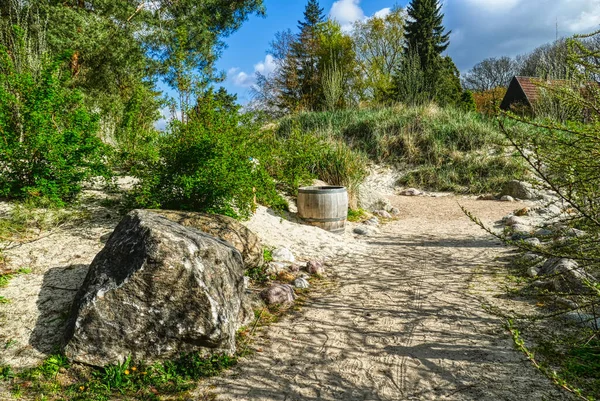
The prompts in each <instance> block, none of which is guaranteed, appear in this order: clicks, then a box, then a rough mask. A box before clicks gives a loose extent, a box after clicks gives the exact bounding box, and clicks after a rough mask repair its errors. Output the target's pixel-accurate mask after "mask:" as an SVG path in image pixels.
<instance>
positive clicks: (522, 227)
mask: <svg viewBox="0 0 600 401" xmlns="http://www.w3.org/2000/svg"><path fill="white" fill-rule="evenodd" d="M511 228H512V230H513V231H514V232H515V233H519V234H530V233H531V231H533V227H531V226H528V225H526V224H513V225H512V226H511Z"/></svg>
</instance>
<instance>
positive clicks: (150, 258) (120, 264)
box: [65, 210, 251, 366]
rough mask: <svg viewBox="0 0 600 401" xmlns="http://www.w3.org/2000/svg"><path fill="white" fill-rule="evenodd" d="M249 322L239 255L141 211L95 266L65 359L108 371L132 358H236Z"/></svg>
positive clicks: (76, 305)
mask: <svg viewBox="0 0 600 401" xmlns="http://www.w3.org/2000/svg"><path fill="white" fill-rule="evenodd" d="M248 318H251V310H250V308H249V307H248V306H247V300H246V296H245V293H244V264H243V262H242V256H241V255H240V253H239V252H238V251H237V250H236V249H235V248H234V247H232V246H231V245H229V244H228V243H226V242H224V241H221V240H219V239H216V238H213V237H210V236H209V235H207V234H205V233H203V232H201V231H199V230H196V229H194V228H191V227H184V226H182V225H179V224H177V223H175V222H172V221H170V220H168V219H166V218H164V217H162V216H159V215H158V214H156V213H153V212H150V211H145V210H134V211H132V212H131V213H129V214H128V215H127V216H126V217H125V218H124V219H123V220H122V221H121V222H120V223H119V225H118V226H117V228H116V229H115V231H114V232H113V234H112V235H111V237H110V238H109V240H108V242H107V243H106V245H105V247H104V249H103V250H102V251H100V253H98V255H97V256H96V258H95V259H94V261H93V262H92V264H91V265H90V268H89V272H88V274H87V277H86V278H85V281H84V283H83V285H82V287H81V288H80V290H79V292H78V293H77V295H76V297H75V300H74V302H73V306H72V309H71V313H70V316H69V319H68V321H67V329H66V332H65V355H66V356H67V357H68V358H69V359H71V360H73V361H76V362H80V363H85V364H88V365H94V366H106V365H107V364H114V363H118V362H122V361H123V360H124V359H125V358H127V357H128V356H131V357H132V358H133V359H134V360H138V361H139V360H143V361H145V362H147V363H153V362H157V361H163V360H168V359H172V358H175V357H177V356H178V355H180V354H181V353H187V352H200V353H202V354H206V355H208V354H211V353H223V352H224V353H228V354H233V353H234V352H235V333H236V331H237V330H238V329H239V327H240V326H241V325H242V324H244V323H246V322H247V320H248Z"/></svg>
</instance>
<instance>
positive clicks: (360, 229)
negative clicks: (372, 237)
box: [353, 227, 370, 235]
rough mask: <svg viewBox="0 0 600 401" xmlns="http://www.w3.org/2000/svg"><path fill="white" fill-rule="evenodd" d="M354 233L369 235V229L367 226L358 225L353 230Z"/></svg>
mask: <svg viewBox="0 0 600 401" xmlns="http://www.w3.org/2000/svg"><path fill="white" fill-rule="evenodd" d="M353 232H354V234H358V235H369V234H370V232H369V229H368V228H367V227H356V228H354V230H353Z"/></svg>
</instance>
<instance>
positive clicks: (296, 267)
mask: <svg viewBox="0 0 600 401" xmlns="http://www.w3.org/2000/svg"><path fill="white" fill-rule="evenodd" d="M288 270H289V271H290V272H292V273H298V272H299V271H300V265H299V264H296V263H294V264H293V265H290V266H288Z"/></svg>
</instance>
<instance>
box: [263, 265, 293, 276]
mask: <svg viewBox="0 0 600 401" xmlns="http://www.w3.org/2000/svg"><path fill="white" fill-rule="evenodd" d="M288 266H289V265H288V264H287V263H282V262H269V263H267V270H266V273H267V274H268V275H272V274H275V275H277V274H279V273H280V272H282V271H284V270H287V269H288Z"/></svg>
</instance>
